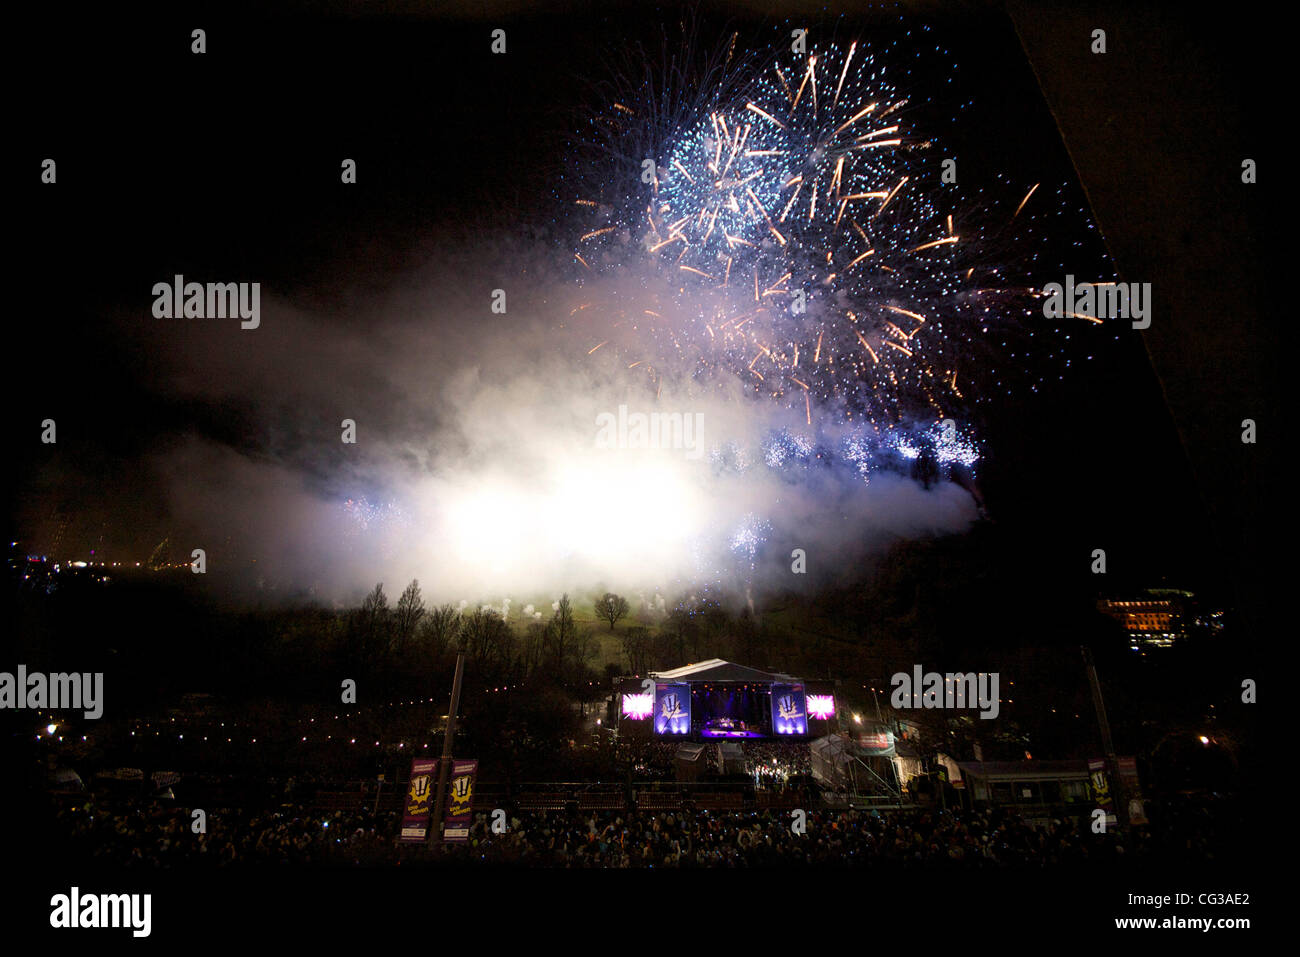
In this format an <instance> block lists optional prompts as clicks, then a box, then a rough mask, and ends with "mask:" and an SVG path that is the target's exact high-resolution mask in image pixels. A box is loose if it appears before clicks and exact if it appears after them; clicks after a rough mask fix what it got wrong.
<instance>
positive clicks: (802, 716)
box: [772, 685, 808, 735]
mask: <svg viewBox="0 0 1300 957" xmlns="http://www.w3.org/2000/svg"><path fill="white" fill-rule="evenodd" d="M772 731H773V732H774V733H776V734H777V735H784V734H807V733H808V709H807V707H806V706H805V704H804V695H803V685H772Z"/></svg>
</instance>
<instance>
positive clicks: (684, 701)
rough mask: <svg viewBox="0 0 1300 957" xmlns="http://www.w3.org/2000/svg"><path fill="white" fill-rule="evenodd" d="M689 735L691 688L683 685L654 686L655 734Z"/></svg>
mask: <svg viewBox="0 0 1300 957" xmlns="http://www.w3.org/2000/svg"><path fill="white" fill-rule="evenodd" d="M690 733H691V687H690V685H685V684H676V685H670V684H656V685H655V734H666V735H686V734H690Z"/></svg>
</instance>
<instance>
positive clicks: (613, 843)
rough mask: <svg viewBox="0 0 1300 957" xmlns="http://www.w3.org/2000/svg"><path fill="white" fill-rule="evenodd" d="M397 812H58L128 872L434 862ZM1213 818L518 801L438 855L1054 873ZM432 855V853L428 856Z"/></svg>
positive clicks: (1192, 833) (1208, 831)
mask: <svg viewBox="0 0 1300 957" xmlns="http://www.w3.org/2000/svg"><path fill="white" fill-rule="evenodd" d="M398 818H399V815H398V814H397V813H396V812H391V811H387V812H386V811H380V812H378V813H376V812H374V811H373V810H354V811H340V812H330V813H321V812H320V811H319V810H315V811H313V810H312V809H311V808H310V807H309V806H307V805H299V804H282V805H280V806H278V807H275V808H272V809H268V810H257V811H245V810H233V811H214V812H213V813H211V814H209V815H208V816H207V818H206V821H205V824H206V828H205V829H204V831H203V832H202V833H195V830H194V827H193V819H192V817H191V816H190V815H188V814H187V813H185V812H183V811H180V810H177V809H174V808H165V807H161V806H155V807H153V808H151V809H147V810H145V809H131V810H127V809H119V810H112V809H108V808H103V807H97V806H96V805H95V803H94V802H93V801H88V802H86V803H85V804H83V805H78V806H76V807H68V808H65V809H63V810H61V811H60V812H59V813H58V821H57V825H58V827H57V831H58V832H59V834H60V835H61V838H62V840H63V842H64V844H63V851H64V852H65V853H67V854H68V855H69V856H71V857H75V858H78V859H82V860H89V861H98V862H102V863H105V864H111V865H113V866H115V867H116V866H120V867H128V868H154V867H178V868H207V867H212V868H226V867H235V866H239V865H248V864H257V865H285V864H290V865H326V866H329V865H353V866H355V865H361V866H367V865H372V866H373V865H384V864H391V863H394V862H396V861H397V860H399V859H410V858H411V857H412V854H413V853H414V854H415V855H416V856H417V859H421V860H426V859H427V852H424V851H423V849H422V848H421V849H417V851H415V852H412V851H410V850H408V849H405V848H403V847H401V846H399V845H398V844H397V842H396V840H395V838H396V835H397V833H398V830H399V822H398ZM1212 821H1213V818H1212V816H1211V815H1210V814H1209V813H1208V812H1207V811H1206V810H1205V809H1200V810H1196V809H1183V811H1182V812H1180V813H1179V814H1175V815H1170V816H1169V818H1168V819H1167V822H1166V827H1165V828H1163V832H1162V829H1161V828H1154V829H1153V828H1136V829H1134V830H1133V832H1132V833H1131V834H1129V835H1127V836H1126V837H1124V838H1123V839H1119V838H1117V837H1115V836H1114V835H1112V836H1109V837H1107V836H1101V835H1094V834H1093V833H1092V832H1091V829H1090V828H1089V827H1087V820H1086V819H1084V820H1083V821H1082V822H1079V821H1076V820H1074V819H1070V818H1063V819H1055V820H1051V821H1048V822H1045V823H1042V822H1030V821H1027V820H1025V819H1023V818H1021V817H1019V816H1018V815H1016V814H1015V813H1013V812H1010V811H1005V810H999V809H980V810H973V811H964V810H960V809H958V810H955V811H954V810H938V809H925V810H921V809H894V810H883V811H864V810H825V809H821V810H819V809H811V810H808V811H807V812H806V815H805V817H804V819H803V828H802V830H800V829H799V828H797V827H796V826H795V822H796V819H795V817H793V816H792V815H791V813H790V812H788V811H776V810H768V811H752V810H736V811H709V810H703V809H693V808H685V809H678V810H672V811H647V810H631V811H628V810H619V811H616V810H610V811H577V810H530V811H525V810H516V811H514V812H513V813H512V814H510V815H509V816H508V820H507V827H506V830H505V833H495V832H494V831H493V829H492V826H491V822H490V820H489V818H488V815H487V814H486V813H479V814H477V815H476V820H475V822H474V824H473V827H472V828H471V832H470V838H469V841H468V842H467V843H464V844H460V845H454V846H449V847H447V848H446V849H445V851H443V852H441V853H440V854H438V855H437V856H435V857H434V858H433V859H432V862H433V863H438V862H443V863H450V864H460V865H479V866H510V865H518V866H537V867H559V868H651V867H666V868H691V867H765V866H807V865H816V866H861V865H868V864H880V865H884V866H899V867H944V868H959V869H962V868H966V869H969V868H974V869H983V868H1002V867H1021V868H1024V867H1029V868H1054V867H1069V866H1079V865H1084V864H1087V863H1089V862H1096V861H1106V860H1113V859H1114V858H1116V857H1119V858H1128V859H1134V860H1148V859H1149V860H1156V859H1158V860H1160V861H1162V862H1166V863H1179V862H1182V861H1186V862H1189V863H1190V862H1195V861H1205V860H1210V859H1213V856H1214V853H1215V848H1216V846H1218V845H1217V842H1216V835H1215V829H1214V827H1213V824H1212ZM419 855H426V857H423V858H421V857H419Z"/></svg>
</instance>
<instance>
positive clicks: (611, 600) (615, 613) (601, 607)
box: [596, 591, 628, 631]
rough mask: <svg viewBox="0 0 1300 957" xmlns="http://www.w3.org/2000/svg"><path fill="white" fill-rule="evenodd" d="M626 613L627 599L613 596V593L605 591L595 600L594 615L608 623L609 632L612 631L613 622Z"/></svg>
mask: <svg viewBox="0 0 1300 957" xmlns="http://www.w3.org/2000/svg"><path fill="white" fill-rule="evenodd" d="M627 613H628V604H627V599H626V598H624V597H623V596H622V595H615V594H614V593H613V592H608V591H607V592H605V594H604V595H602V596H601V597H600V598H597V599H596V614H597V615H599V616H600V617H601V618H603V619H605V621H607V622H609V630H610V631H613V630H614V624H615V622H617V621H618V620H619V619H620V618H622V617H623V616H624V615H626V614H627Z"/></svg>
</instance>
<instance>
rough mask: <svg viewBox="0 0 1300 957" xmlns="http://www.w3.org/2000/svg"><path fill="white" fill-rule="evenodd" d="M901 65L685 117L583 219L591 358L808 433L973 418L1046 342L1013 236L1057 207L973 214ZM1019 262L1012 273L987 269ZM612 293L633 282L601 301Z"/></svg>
mask: <svg viewBox="0 0 1300 957" xmlns="http://www.w3.org/2000/svg"><path fill="white" fill-rule="evenodd" d="M907 36H908V37H910V36H911V32H910V31H909V32H908V34H907ZM905 42H906V40H905ZM734 45H735V40H734V38H733V39H732V41H731V43H730V45H729V46H728V54H727V58H726V60H725V62H727V63H730V62H731V57H732V52H733V48H734ZM940 52H942V51H940ZM944 55H945V56H946V54H944ZM906 57H907V52H906V48H905V47H903V48H900V45H899V43H897V42H895V43H889V44H882V45H880V46H879V47H877V48H874V49H873V48H871V47H869V46H868V45H867V44H865V43H863V42H859V41H855V42H850V43H847V44H837V43H827V44H823V45H822V46H821V47H819V48H816V49H812V50H810V52H808V53H807V54H804V55H794V54H788V55H785V56H783V57H776V58H774V59H772V60H770V61H768V62H766V63H765V64H763V65H762V67H761V69H759V68H757V67H755V68H753V72H752V75H751V76H749V78H748V80H747V82H745V83H743V84H742V83H737V82H736V81H735V80H734V78H733V77H732V76H731V75H730V74H728V81H727V84H726V86H725V87H719V88H718V89H716V90H715V91H714V92H713V94H712V95H707V96H706V95H703V94H698V95H696V96H695V98H694V99H693V100H692V101H691V104H690V106H691V108H690V109H685V108H683V109H678V110H676V111H674V112H673V114H672V116H673V124H674V125H673V126H672V128H671V129H670V130H668V131H667V132H662V131H661V132H660V134H659V135H658V137H657V138H656V143H657V144H658V146H659V151H658V152H657V153H656V154H655V160H654V162H651V163H647V164H646V165H645V168H644V170H643V175H642V176H641V177H640V179H639V180H638V181H637V182H638V185H637V186H636V187H635V188H633V189H630V190H623V191H621V192H620V191H619V190H618V189H617V187H613V188H612V190H607V191H606V196H607V198H606V200H604V201H602V202H599V203H598V202H596V201H594V200H580V201H579V204H580V206H581V205H583V204H586V205H585V207H584V208H585V209H587V210H588V211H589V212H590V214H591V218H590V220H589V222H588V224H587V226H586V227H585V228H584V229H583V230H582V231H581V233H580V234H579V242H578V249H577V251H576V253H575V255H576V259H577V262H578V263H579V264H580V266H581V269H582V271H583V273H584V275H585V276H586V277H587V278H589V279H593V280H596V281H595V282H591V283H589V284H588V288H589V289H590V290H592V291H593V298H592V300H590V301H588V302H586V303H584V304H583V305H581V306H580V307H579V310H576V311H581V310H590V312H591V315H592V316H593V317H594V318H595V319H596V321H597V322H599V323H602V325H600V327H599V329H598V334H599V335H600V338H599V340H597V341H595V342H594V343H593V347H592V348H591V350H590V351H591V353H592V354H596V353H597V352H599V351H601V350H605V354H606V355H609V354H610V353H617V354H618V355H619V357H620V358H623V359H625V360H626V361H625V363H624V364H625V366H626V367H627V368H628V369H639V370H641V371H644V372H645V373H646V374H648V375H649V376H651V377H652V378H653V379H659V380H660V381H661V379H662V377H663V376H664V375H670V374H672V373H677V374H678V375H680V376H682V377H685V378H689V380H690V381H691V382H692V384H700V385H705V386H707V385H709V384H715V385H721V384H722V383H730V382H733V381H735V379H737V378H739V380H740V381H741V382H742V383H743V384H744V386H745V388H746V389H748V390H749V391H751V392H752V393H753V394H755V395H756V396H763V397H769V398H771V399H773V400H776V401H778V402H780V403H782V404H784V405H787V406H789V407H790V408H792V409H794V410H795V411H796V412H797V413H799V414H801V416H802V417H803V418H804V420H805V424H806V425H808V426H812V425H814V419H815V418H816V419H819V420H824V421H831V422H835V423H845V422H853V421H857V422H863V423H865V424H867V425H869V426H870V427H871V428H872V429H874V430H875V431H876V432H877V433H883V432H885V431H887V430H890V429H893V428H895V427H897V426H898V425H899V424H900V423H913V422H917V421H920V422H921V423H922V427H923V428H929V427H930V426H931V425H932V424H933V423H934V422H937V421H939V420H942V419H944V418H947V417H949V416H953V415H957V416H964V414H965V413H967V412H968V411H969V409H970V407H971V405H972V404H974V403H977V402H979V401H980V400H981V389H980V388H979V387H978V386H979V384H980V380H985V381H986V382H987V381H988V380H989V379H990V378H991V373H992V371H993V370H994V369H996V368H997V367H998V365H999V363H998V362H997V361H991V358H990V357H991V356H994V355H995V354H996V353H997V352H998V351H999V350H1003V352H1004V354H1005V355H1007V356H1009V357H1010V358H1012V359H1014V358H1016V356H1015V353H1014V351H1011V350H1009V349H1008V346H1007V343H1008V342H1014V341H1015V340H1016V338H1017V337H1018V336H1030V337H1032V335H1033V333H1032V330H1031V329H1030V328H1028V327H1027V326H1026V324H1024V323H1023V322H1022V320H1023V319H1025V318H1026V317H1028V316H1029V315H1030V312H1031V310H1033V309H1034V308H1035V307H1036V305H1037V298H1036V296H1037V293H1036V288H1037V284H1035V283H1032V282H1030V281H1028V280H1027V279H1026V278H1025V277H1024V275H1023V273H1024V272H1025V269H1026V267H1028V266H1030V265H1031V264H1032V262H1033V260H1034V257H1033V255H1031V254H1030V253H1029V252H1028V250H1027V249H1025V248H1023V244H1022V248H1019V249H1015V248H1014V242H1013V243H1011V244H1008V243H1007V242H1006V234H1007V232H1008V230H1009V229H1010V230H1015V229H1022V230H1025V231H1026V232H1028V227H1029V225H1030V224H1031V223H1032V222H1033V221H1034V219H1035V215H1036V206H1041V205H1042V204H1043V203H1044V201H1045V195H1046V194H1047V193H1049V192H1050V191H1048V190H1040V184H1036V183H1027V184H1020V188H1019V189H1018V190H1017V189H1015V186H1014V185H1012V184H1009V183H1000V184H999V187H1000V188H1001V189H1002V191H1003V192H1005V193H1007V194H1008V195H1010V196H1011V197H1012V198H1011V199H1010V200H1009V201H1008V202H1007V208H1006V210H1005V211H1004V212H1003V213H1002V214H1001V217H1000V218H999V217H994V216H991V215H989V214H988V213H986V212H982V211H981V212H977V211H976V210H975V209H973V208H970V207H967V208H965V209H959V208H958V202H957V196H958V193H957V190H956V188H955V187H952V188H951V189H950V190H949V191H948V192H947V193H945V192H944V190H945V188H946V187H945V186H944V185H943V184H942V179H941V177H942V171H943V170H942V160H943V156H942V155H941V153H940V151H939V150H938V149H937V148H936V147H935V143H934V142H933V141H932V140H931V139H929V138H927V137H925V136H924V135H922V134H921V133H919V132H918V131H917V130H916V129H914V128H913V127H914V118H915V117H914V114H915V113H916V110H915V107H916V104H915V103H913V102H912V100H913V99H914V98H915V97H916V96H917V94H915V93H912V92H909V91H907V90H903V89H900V88H899V87H898V86H897V85H896V83H895V81H896V80H897V81H899V82H900V83H910V82H913V79H912V72H913V71H912V70H911V69H910V68H908V67H906V66H904V67H902V68H900V67H899V65H898V64H899V63H900V61H905V60H906ZM924 102H925V101H924V98H922V103H924ZM629 113H631V111H630V110H629ZM625 119H626V120H627V121H628V122H632V121H633V120H634V119H635V117H634V116H631V115H629V116H626V117H625ZM612 182H615V183H617V182H627V180H613V181H612ZM611 191H612V193H613V194H614V195H613V196H612V198H611V197H609V193H610V192H611ZM981 192H982V191H981ZM1056 198H1057V199H1059V193H1058V195H1057V197H1056ZM1035 199H1037V203H1035ZM1047 201H1051V200H1050V198H1049V199H1048V200H1047ZM1008 245H1010V246H1012V250H1011V251H1012V255H1013V259H1015V260H1018V266H1017V268H1012V269H1008V268H1006V267H1005V266H1002V265H998V264H997V263H996V262H995V261H992V260H990V259H989V256H990V255H991V254H992V253H994V252H995V251H997V252H999V253H1000V252H1001V251H1002V249H1001V248H999V247H1003V248H1005V247H1007V246H1008ZM611 276H619V277H623V278H627V277H633V278H634V280H635V281H634V282H633V283H632V284H631V285H630V286H629V284H628V283H627V282H623V283H620V284H617V290H616V291H615V292H613V293H609V292H608V291H601V290H602V286H601V284H600V281H599V280H600V279H602V278H607V277H611ZM629 289H630V291H629ZM1017 323H1020V325H1021V327H1022V328H1019V329H1018V328H1016V325H1017ZM973 386H974V387H973ZM1001 386H1002V382H1001V380H1000V379H999V380H998V381H997V387H999V388H1001Z"/></svg>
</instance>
